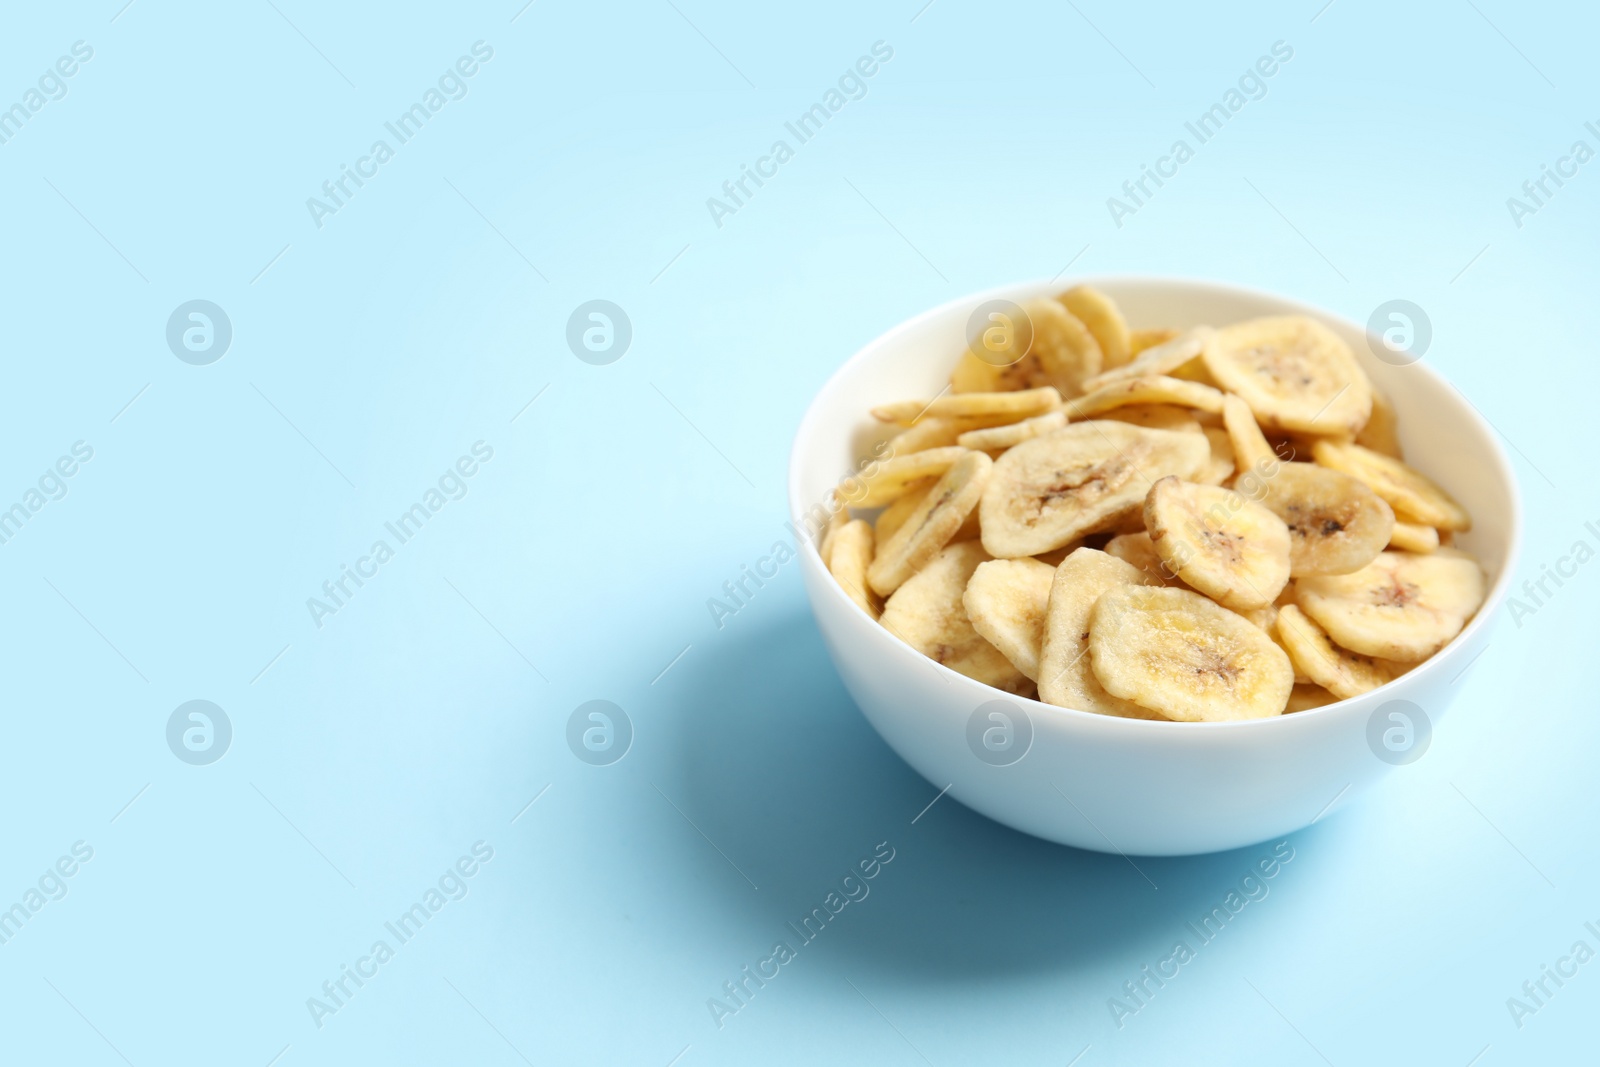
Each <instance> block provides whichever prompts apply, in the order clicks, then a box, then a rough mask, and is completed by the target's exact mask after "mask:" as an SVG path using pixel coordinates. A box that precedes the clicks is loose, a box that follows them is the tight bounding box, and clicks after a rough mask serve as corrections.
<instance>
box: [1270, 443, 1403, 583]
mask: <svg viewBox="0 0 1600 1067" xmlns="http://www.w3.org/2000/svg"><path fill="white" fill-rule="evenodd" d="M1260 488H1261V491H1260V500H1261V503H1262V505H1263V506H1264V507H1266V508H1267V509H1268V510H1269V511H1271V512H1273V514H1275V515H1277V516H1278V517H1279V518H1281V519H1282V520H1283V521H1284V522H1285V523H1286V524H1287V525H1288V527H1289V538H1290V547H1289V573H1290V574H1291V575H1293V576H1294V577H1296V578H1301V577H1307V576H1310V575H1318V574H1350V573H1351V572H1353V571H1358V570H1360V569H1361V568H1362V567H1365V566H1366V565H1367V564H1369V563H1371V562H1372V561H1373V560H1374V559H1376V558H1377V557H1378V553H1379V552H1382V551H1383V549H1384V546H1386V545H1387V544H1388V543H1389V538H1390V536H1391V534H1392V532H1393V530H1394V511H1393V510H1391V509H1390V507H1389V505H1388V504H1386V503H1384V501H1383V498H1381V497H1380V496H1378V494H1376V493H1374V492H1373V491H1372V490H1371V489H1369V488H1368V487H1367V486H1366V484H1365V483H1363V482H1361V481H1358V480H1357V479H1355V478H1352V477H1350V476H1349V475H1348V474H1342V473H1340V472H1339V471H1336V470H1330V469H1329V468H1327V467H1319V466H1317V465H1316V464H1314V463H1279V464H1278V465H1277V468H1276V470H1274V471H1273V472H1272V474H1271V475H1270V476H1269V477H1266V478H1263V479H1261V482H1260Z"/></svg>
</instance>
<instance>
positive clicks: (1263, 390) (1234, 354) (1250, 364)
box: [1204, 315, 1372, 434]
mask: <svg viewBox="0 0 1600 1067" xmlns="http://www.w3.org/2000/svg"><path fill="white" fill-rule="evenodd" d="M1204 359H1205V365H1206V369H1207V370H1209V371H1210V372H1211V376H1212V377H1213V378H1215V379H1216V380H1217V382H1218V383H1219V384H1220V385H1221V386H1222V388H1224V389H1226V390H1227V391H1228V392H1230V393H1237V394H1239V396H1240V398H1241V399H1243V400H1244V402H1245V403H1247V404H1249V405H1250V410H1251V411H1253V412H1255V416H1256V418H1257V419H1258V420H1260V422H1261V423H1262V425H1264V426H1267V427H1269V428H1272V429H1279V430H1300V431H1303V432H1306V433H1316V434H1354V433H1356V432H1357V431H1359V430H1360V429H1361V427H1362V426H1364V425H1366V422H1367V418H1368V416H1369V415H1370V414H1371V413H1372V387H1371V385H1370V383H1369V382H1368V381H1367V375H1366V372H1365V371H1363V370H1362V369H1361V365H1360V364H1359V363H1357V362H1356V357H1355V354H1354V353H1353V352H1351V351H1350V346H1349V345H1347V344H1345V343H1344V341H1343V340H1341V339H1340V338H1339V335H1338V334H1336V333H1334V332H1333V331H1332V330H1330V329H1328V328H1327V327H1326V326H1324V325H1322V324H1321V323H1320V322H1316V321H1315V320H1313V319H1309V318H1306V317H1305V316H1303V315H1286V316H1282V317H1277V318H1264V319H1251V320H1250V321H1248V322H1241V323H1236V324H1235V325H1232V326H1227V327H1224V328H1223V329H1220V330H1218V331H1217V332H1216V333H1215V334H1213V335H1212V336H1211V339H1210V340H1209V341H1207V342H1206V347H1205V352H1204Z"/></svg>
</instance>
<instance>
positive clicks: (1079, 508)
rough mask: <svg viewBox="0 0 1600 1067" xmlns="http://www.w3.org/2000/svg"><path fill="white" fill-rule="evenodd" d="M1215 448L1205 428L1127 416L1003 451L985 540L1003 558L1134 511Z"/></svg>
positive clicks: (984, 512)
mask: <svg viewBox="0 0 1600 1067" xmlns="http://www.w3.org/2000/svg"><path fill="white" fill-rule="evenodd" d="M1210 457H1211V449H1210V447H1209V446H1208V445H1207V443H1206V439H1205V438H1204V437H1203V436H1201V435H1200V434H1192V433H1172V432H1170V431H1167V430H1145V429H1141V428H1139V427H1136V426H1129V425H1127V424H1126V423H1121V422H1105V421H1093V422H1081V423H1073V424H1069V425H1068V426H1066V427H1064V428H1062V429H1060V430H1056V431H1054V432H1052V433H1048V434H1045V435H1044V436H1043V437H1035V438H1033V439H1032V440H1030V441H1024V442H1022V444H1020V445H1017V446H1016V447H1015V448H1012V449H1010V450H1009V451H1007V452H1006V453H1005V454H1004V455H1002V456H1001V457H1000V458H999V459H998V460H997V461H996V462H995V467H994V475H993V477H991V478H990V479H989V485H988V487H987V488H986V489H985V490H984V493H983V502H982V504H981V505H980V508H981V510H980V513H979V518H980V521H981V522H982V525H983V547H984V548H985V549H986V550H987V551H988V552H989V553H990V554H991V555H993V556H995V557H996V558H999V559H1017V558H1020V557H1022V556H1033V555H1037V554H1038V553H1040V552H1048V551H1050V550H1051V549H1054V548H1060V547H1062V546H1063V545H1066V544H1068V543H1070V542H1072V541H1074V540H1076V539H1078V538H1080V537H1082V536H1083V535H1084V534H1087V533H1093V532H1095V531H1097V530H1103V529H1107V528H1108V527H1110V526H1111V525H1112V524H1114V523H1116V522H1118V521H1119V520H1121V519H1124V518H1126V517H1127V516H1128V515H1129V513H1131V512H1136V511H1137V510H1138V509H1139V508H1140V507H1141V506H1142V505H1143V503H1144V498H1145V495H1146V494H1147V493H1149V491H1150V484H1151V482H1152V481H1154V480H1155V479H1157V478H1161V477H1163V476H1165V475H1168V474H1176V475H1178V476H1179V477H1184V478H1188V477H1193V476H1194V475H1195V474H1198V473H1199V472H1200V471H1201V470H1202V469H1204V467H1205V465H1206V463H1207V461H1208V460H1209V459H1210Z"/></svg>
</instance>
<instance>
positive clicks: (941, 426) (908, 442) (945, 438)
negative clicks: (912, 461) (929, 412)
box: [889, 418, 972, 456]
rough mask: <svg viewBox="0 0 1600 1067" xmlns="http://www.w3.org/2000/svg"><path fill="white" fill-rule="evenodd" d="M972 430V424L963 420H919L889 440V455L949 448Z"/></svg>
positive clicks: (903, 454) (907, 454) (905, 454)
mask: <svg viewBox="0 0 1600 1067" xmlns="http://www.w3.org/2000/svg"><path fill="white" fill-rule="evenodd" d="M970 429H972V426H971V424H970V423H968V422H966V421H965V420H962V419H938V418H926V419H918V420H917V423H916V425H915V426H912V427H911V428H910V429H909V430H903V431H901V432H900V433H897V434H895V435H894V436H893V437H891V438H889V449H890V452H889V454H890V455H891V456H909V455H911V454H912V453H913V452H922V451H924V450H926V449H929V448H949V447H950V446H951V445H953V444H955V443H956V442H957V441H958V440H959V439H960V437H961V435H962V434H964V433H966V432H967V431H968V430H970Z"/></svg>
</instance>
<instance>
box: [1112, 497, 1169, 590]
mask: <svg viewBox="0 0 1600 1067" xmlns="http://www.w3.org/2000/svg"><path fill="white" fill-rule="evenodd" d="M1139 514H1140V516H1141V517H1142V516H1143V514H1144V512H1143V511H1141V512H1140V513H1139ZM1105 553H1106V555H1108V556H1115V557H1117V558H1118V559H1120V560H1122V561H1123V562H1124V563H1131V564H1133V565H1134V566H1135V567H1138V568H1139V569H1140V570H1141V571H1143V572H1144V575H1145V577H1146V578H1148V579H1150V581H1149V582H1148V583H1146V584H1152V585H1171V586H1177V587H1179V588H1183V589H1187V588H1189V586H1188V585H1187V584H1185V583H1184V581H1183V579H1182V578H1179V577H1178V576H1177V575H1176V574H1175V573H1173V572H1172V570H1171V569H1170V568H1168V566H1167V564H1166V562H1165V561H1164V560H1162V558H1161V555H1160V553H1158V552H1157V551H1156V546H1155V545H1153V544H1151V543H1150V535H1149V534H1148V533H1146V532H1145V531H1144V530H1140V531H1139V532H1137V533H1124V534H1118V535H1117V536H1115V537H1113V538H1112V539H1111V540H1109V541H1107V542H1106V547H1105Z"/></svg>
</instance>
